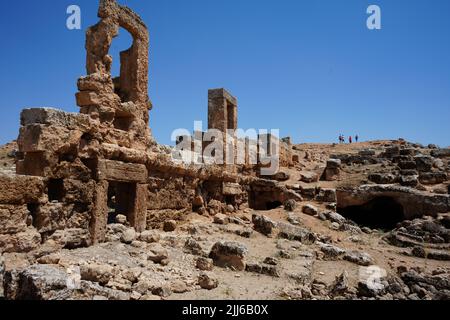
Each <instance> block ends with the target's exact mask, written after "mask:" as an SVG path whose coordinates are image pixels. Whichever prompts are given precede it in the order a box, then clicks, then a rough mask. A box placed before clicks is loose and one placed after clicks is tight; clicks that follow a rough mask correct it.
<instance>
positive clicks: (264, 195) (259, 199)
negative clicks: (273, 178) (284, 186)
mask: <svg viewBox="0 0 450 320" xmlns="http://www.w3.org/2000/svg"><path fill="white" fill-rule="evenodd" d="M248 204H249V207H250V208H251V209H253V210H261V211H265V210H273V209H277V208H278V207H280V206H282V205H283V202H282V195H281V194H280V193H278V192H271V191H250V192H249V194H248Z"/></svg>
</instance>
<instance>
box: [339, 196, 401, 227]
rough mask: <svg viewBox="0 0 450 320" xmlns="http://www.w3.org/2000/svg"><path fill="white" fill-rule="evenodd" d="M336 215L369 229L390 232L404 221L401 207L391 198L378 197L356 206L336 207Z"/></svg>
mask: <svg viewBox="0 0 450 320" xmlns="http://www.w3.org/2000/svg"><path fill="white" fill-rule="evenodd" d="M338 213H340V214H341V215H342V216H344V217H345V218H347V219H349V220H352V221H353V222H355V223H357V224H358V225H360V226H363V227H369V228H371V229H381V230H392V229H394V228H395V227H396V226H397V224H398V223H399V222H401V221H403V220H405V216H404V211H403V206H402V205H401V204H399V203H398V202H397V201H396V200H395V199H393V198H391V197H378V198H375V199H373V200H371V201H369V202H367V203H365V204H363V205H358V206H348V207H338Z"/></svg>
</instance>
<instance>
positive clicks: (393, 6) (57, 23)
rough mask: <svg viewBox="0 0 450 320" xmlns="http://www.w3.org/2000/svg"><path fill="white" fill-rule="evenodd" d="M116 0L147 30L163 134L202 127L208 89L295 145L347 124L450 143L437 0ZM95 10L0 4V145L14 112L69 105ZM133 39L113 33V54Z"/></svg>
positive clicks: (87, 3) (11, 135) (445, 49)
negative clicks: (223, 91)
mask: <svg viewBox="0 0 450 320" xmlns="http://www.w3.org/2000/svg"><path fill="white" fill-rule="evenodd" d="M119 2H120V3H121V4H125V5H127V6H129V7H131V8H132V9H133V10H135V11H136V12H137V13H138V14H140V15H141V17H142V18H143V20H144V21H145V22H146V24H147V25H148V27H149V29H150V36H151V45H150V76H149V78H150V88H149V94H150V97H151V99H152V101H153V104H154V109H153V111H151V113H150V126H151V128H152V130H153V133H154V136H155V137H156V139H157V141H158V142H160V143H163V144H169V143H170V135H171V133H172V131H173V130H174V129H176V128H186V129H189V130H193V121H194V120H203V121H205V126H206V119H207V90H208V89H209V88H216V87H225V88H227V89H228V90H229V91H230V92H231V93H232V94H233V95H235V96H236V97H237V98H238V101H239V109H238V117H239V127H240V128H243V129H248V128H257V129H258V128H267V129H271V128H274V129H281V133H280V135H282V136H292V138H293V140H294V142H296V143H300V142H334V141H336V140H337V136H338V135H339V134H340V133H344V134H345V135H346V136H348V135H355V134H359V135H360V136H361V138H362V139H365V140H368V139H383V138H392V139H396V138H400V137H402V138H405V139H408V140H411V141H415V142H420V143H423V144H428V143H437V144H439V145H441V146H448V145H450V1H448V0H433V1H429V0H371V1H366V0H308V1H306V0H227V1H217V0H189V1H188V0H158V1H156V0H145V1H143V0H120V1H119ZM70 4H77V5H79V6H80V7H81V10H82V12H81V13H82V30H79V31H77V30H75V31H71V30H68V29H67V28H66V19H67V17H68V15H67V14H66V9H67V7H68V6H69V5H70ZM370 4H377V5H379V6H380V7H381V10H382V29H381V30H376V31H370V30H368V29H367V27H366V20H367V17H368V15H367V14H366V9H367V7H368V6H369V5H370ZM97 5H98V1H96V0H70V1H66V0H58V1H54V0H40V1H31V0H28V1H9V2H8V4H3V6H4V7H5V8H3V9H4V10H1V13H0V24H1V25H0V26H1V27H0V36H1V37H0V38H1V41H2V48H1V50H0V70H1V72H2V74H1V77H0V93H1V95H0V124H1V126H0V128H1V129H0V144H1V143H5V142H8V141H10V140H12V139H15V138H16V137H17V134H18V129H19V115H20V110H21V109H23V108H26V107H44V106H48V107H56V108H60V109H63V110H66V111H71V112H78V107H77V106H76V104H75V97H74V95H75V93H76V91H77V88H76V81H77V79H78V77H79V76H83V75H85V73H86V71H85V50H84V42H85V31H86V29H87V27H89V26H90V25H92V24H94V23H96V22H97V21H98V18H97V17H96V14H97ZM6 7H7V9H6ZM130 44H131V39H130V37H129V35H128V34H127V33H126V32H122V33H121V35H120V36H119V37H118V38H117V39H116V41H115V42H114V44H113V48H112V54H113V57H115V58H116V57H117V56H118V52H119V51H122V50H124V49H127V48H128V47H129V46H130ZM115 61H117V58H116V59H115ZM114 71H115V73H118V66H117V63H116V64H115V65H114Z"/></svg>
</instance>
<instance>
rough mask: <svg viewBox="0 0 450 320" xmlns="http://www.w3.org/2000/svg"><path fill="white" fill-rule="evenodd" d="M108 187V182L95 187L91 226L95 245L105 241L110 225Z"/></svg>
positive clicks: (102, 182)
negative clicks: (107, 227) (107, 226)
mask: <svg viewBox="0 0 450 320" xmlns="http://www.w3.org/2000/svg"><path fill="white" fill-rule="evenodd" d="M108 186H109V184H108V181H106V180H102V181H100V182H98V183H97V184H96V187H95V195H94V203H93V204H92V208H91V221H90V226H89V231H90V233H91V240H92V243H93V244H97V243H99V242H103V241H105V236H106V225H107V223H108Z"/></svg>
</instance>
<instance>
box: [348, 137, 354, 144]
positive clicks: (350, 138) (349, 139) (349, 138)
mask: <svg viewBox="0 0 450 320" xmlns="http://www.w3.org/2000/svg"><path fill="white" fill-rule="evenodd" d="M352 142H353V140H352V136H350V137H348V143H350V144H351V143H352Z"/></svg>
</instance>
